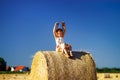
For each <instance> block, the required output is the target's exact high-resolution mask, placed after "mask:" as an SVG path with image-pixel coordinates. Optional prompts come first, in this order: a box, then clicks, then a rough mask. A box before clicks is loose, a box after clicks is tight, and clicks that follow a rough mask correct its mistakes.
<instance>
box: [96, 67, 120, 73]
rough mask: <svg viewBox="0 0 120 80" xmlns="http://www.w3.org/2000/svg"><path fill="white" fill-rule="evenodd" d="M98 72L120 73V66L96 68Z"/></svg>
mask: <svg viewBox="0 0 120 80" xmlns="http://www.w3.org/2000/svg"><path fill="white" fill-rule="evenodd" d="M96 70H97V72H98V73H120V68H108V67H104V68H96Z"/></svg>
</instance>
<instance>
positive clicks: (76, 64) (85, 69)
mask: <svg viewBox="0 0 120 80" xmlns="http://www.w3.org/2000/svg"><path fill="white" fill-rule="evenodd" d="M73 54H74V56H75V59H69V58H66V57H65V56H64V55H62V54H61V53H58V52H55V51H43V52H41V51H39V52H37V53H36V54H35V56H34V58H33V62H32V66H31V73H30V80H97V78H96V69H95V63H94V61H93V59H92V57H91V56H90V54H89V53H86V52H73Z"/></svg>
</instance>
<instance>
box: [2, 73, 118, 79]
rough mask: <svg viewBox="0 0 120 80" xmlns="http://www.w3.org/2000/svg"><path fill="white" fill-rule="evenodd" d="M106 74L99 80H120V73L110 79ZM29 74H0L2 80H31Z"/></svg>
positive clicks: (113, 74)
mask: <svg viewBox="0 0 120 80" xmlns="http://www.w3.org/2000/svg"><path fill="white" fill-rule="evenodd" d="M105 75H106V73H97V77H98V80H120V73H109V75H110V78H105ZM28 77H29V75H28V74H0V80H29V79H28Z"/></svg>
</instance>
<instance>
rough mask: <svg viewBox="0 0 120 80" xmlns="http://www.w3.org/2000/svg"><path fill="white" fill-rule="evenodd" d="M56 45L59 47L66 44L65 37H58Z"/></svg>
mask: <svg viewBox="0 0 120 80" xmlns="http://www.w3.org/2000/svg"><path fill="white" fill-rule="evenodd" d="M56 44H57V45H61V44H64V39H63V37H58V38H56Z"/></svg>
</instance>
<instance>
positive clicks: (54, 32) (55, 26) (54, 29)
mask: <svg viewBox="0 0 120 80" xmlns="http://www.w3.org/2000/svg"><path fill="white" fill-rule="evenodd" d="M58 25H59V23H58V22H56V23H55V25H54V28H53V35H54V37H56V30H57V29H58Z"/></svg>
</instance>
